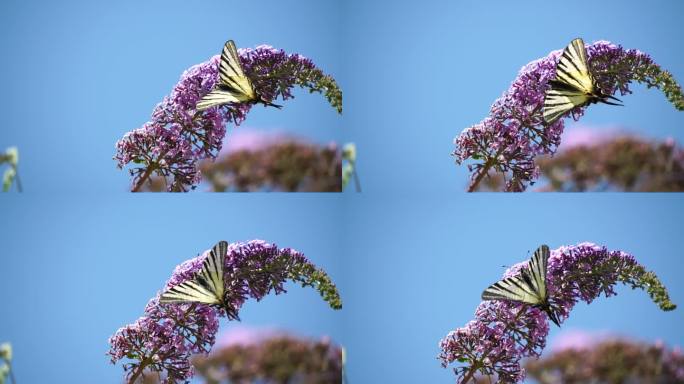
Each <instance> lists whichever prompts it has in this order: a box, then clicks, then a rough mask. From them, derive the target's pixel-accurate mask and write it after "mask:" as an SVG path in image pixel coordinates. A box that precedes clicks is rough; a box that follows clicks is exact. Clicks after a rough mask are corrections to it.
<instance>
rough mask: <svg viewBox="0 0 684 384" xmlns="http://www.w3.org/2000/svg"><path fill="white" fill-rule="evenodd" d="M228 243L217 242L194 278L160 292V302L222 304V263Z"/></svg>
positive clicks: (223, 288) (223, 289)
mask: <svg viewBox="0 0 684 384" xmlns="http://www.w3.org/2000/svg"><path fill="white" fill-rule="evenodd" d="M227 249H228V243H226V242H225V241H220V242H218V243H217V244H216V245H215V246H214V248H212V250H211V251H210V252H209V254H208V255H207V257H206V258H205V259H204V262H203V263H202V269H201V270H200V271H198V272H197V275H195V276H194V278H192V279H190V280H187V281H185V282H183V283H180V284H178V285H175V286H173V287H171V288H169V289H167V290H166V291H165V292H164V293H162V295H161V297H160V298H159V302H160V303H192V302H197V303H202V304H210V305H211V304H217V305H223V295H224V292H225V287H224V283H223V263H224V260H225V257H226V252H227Z"/></svg>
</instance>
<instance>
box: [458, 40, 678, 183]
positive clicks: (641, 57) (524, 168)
mask: <svg viewBox="0 0 684 384" xmlns="http://www.w3.org/2000/svg"><path fill="white" fill-rule="evenodd" d="M586 49H587V60H588V64H589V67H590V70H591V71H592V73H593V74H594V75H595V77H596V80H597V82H598V85H599V87H600V88H601V89H602V90H603V92H604V93H606V94H609V95H612V94H613V93H615V92H616V91H618V90H619V91H620V93H621V94H622V95H624V94H628V93H630V90H629V83H630V82H632V81H636V82H639V83H644V84H646V85H647V86H648V87H649V88H650V87H657V88H659V89H661V90H662V91H663V92H664V93H665V95H666V96H667V98H668V100H670V102H672V104H673V105H674V106H675V108H677V109H678V110H684V95H683V94H682V91H681V88H680V87H679V85H678V84H677V83H676V82H675V80H674V79H673V78H672V75H671V74H670V73H669V72H667V71H663V70H662V69H661V68H660V67H659V66H658V65H657V64H655V62H653V60H652V59H651V58H650V56H648V55H647V54H645V53H643V52H640V51H638V50H635V49H624V48H622V47H621V46H619V45H615V44H612V43H610V42H607V41H598V42H595V43H593V44H591V45H588V46H587V47H586ZM561 54H562V51H560V50H559V51H553V52H551V53H550V54H549V55H548V56H547V57H544V58H541V59H538V60H535V61H533V62H531V63H529V64H527V65H526V66H524V67H523V68H522V69H521V70H520V72H519V73H518V76H517V78H516V79H515V80H514V81H513V84H511V86H510V88H509V89H508V90H507V91H506V92H505V93H504V94H503V95H502V96H501V97H500V98H499V99H497V100H496V101H495V102H494V104H493V105H492V107H491V109H490V113H489V116H488V117H486V118H485V119H484V120H482V121H481V122H480V123H478V124H476V125H473V126H471V127H469V128H466V129H465V130H463V132H461V134H460V135H459V136H458V137H457V138H456V139H454V144H455V145H456V149H455V151H454V152H453V153H452V155H453V156H454V157H455V158H456V162H457V163H458V164H462V163H464V162H466V161H467V160H469V159H472V160H474V162H472V163H470V164H468V169H469V171H470V172H471V180H470V185H469V188H468V189H469V191H473V190H475V189H476V187H477V185H478V184H479V183H480V181H481V180H482V179H483V178H484V177H487V176H488V175H489V173H490V172H497V173H501V174H503V175H504V177H505V178H506V183H505V190H506V191H523V190H525V189H526V188H527V186H528V184H533V183H534V180H535V179H536V178H537V177H538V176H539V169H538V167H537V166H536V164H535V157H536V156H538V155H544V154H553V153H555V151H556V148H557V147H558V145H559V144H560V137H561V133H562V132H563V127H564V125H563V120H562V119H559V120H557V121H556V122H554V123H553V124H550V125H547V124H546V123H545V122H544V120H543V118H542V108H543V105H544V95H545V92H546V90H547V89H548V88H549V86H548V82H549V80H552V79H554V78H555V77H556V63H557V62H558V60H559V57H560V55H561ZM585 109H586V107H581V108H575V109H574V110H572V111H571V112H569V113H570V114H572V116H573V118H574V119H575V120H577V119H579V118H580V117H581V116H582V115H583V113H584V110H585Z"/></svg>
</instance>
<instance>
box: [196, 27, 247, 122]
mask: <svg viewBox="0 0 684 384" xmlns="http://www.w3.org/2000/svg"><path fill="white" fill-rule="evenodd" d="M255 99H256V92H254V87H253V86H252V81H251V80H250V79H249V77H247V76H245V72H244V71H243V70H242V64H240V56H239V55H238V52H237V48H235V43H234V42H233V40H228V41H227V42H226V44H225V45H224V46H223V51H222V52H221V61H220V62H219V79H218V82H217V83H216V86H215V87H214V89H213V90H212V91H211V92H209V93H208V94H207V95H206V96H204V97H203V98H202V99H201V100H200V101H199V102H198V103H197V106H196V108H197V110H199V111H202V110H205V109H207V108H210V107H213V106H216V105H222V104H228V103H244V102H250V101H253V100H255Z"/></svg>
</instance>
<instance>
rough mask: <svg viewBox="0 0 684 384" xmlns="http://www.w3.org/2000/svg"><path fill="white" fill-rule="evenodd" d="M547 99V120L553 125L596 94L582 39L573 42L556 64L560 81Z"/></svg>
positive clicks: (548, 93)
mask: <svg viewBox="0 0 684 384" xmlns="http://www.w3.org/2000/svg"><path fill="white" fill-rule="evenodd" d="M549 84H551V88H550V89H549V90H547V91H546V95H545V98H544V121H545V122H546V123H547V124H551V123H553V122H554V121H556V120H558V119H559V118H560V117H561V116H563V115H564V114H565V113H567V112H568V111H570V110H572V109H573V108H575V107H577V106H581V105H585V104H586V103H587V102H588V101H589V100H590V97H591V95H592V94H593V93H594V91H595V86H594V78H593V76H592V75H591V72H590V71H589V68H588V64H587V52H586V49H585V48H584V41H583V40H582V39H575V40H573V41H572V42H571V43H570V44H569V45H568V46H567V47H566V48H565V50H564V51H563V54H562V55H561V57H560V60H559V61H558V64H557V65H556V78H555V80H551V81H550V82H549Z"/></svg>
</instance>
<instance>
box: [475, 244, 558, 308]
mask: <svg viewBox="0 0 684 384" xmlns="http://www.w3.org/2000/svg"><path fill="white" fill-rule="evenodd" d="M549 255H550V251H549V247H548V246H547V245H542V246H541V247H539V248H538V249H537V250H536V251H535V252H534V255H532V258H531V259H530V261H529V263H528V265H527V267H525V268H522V269H521V270H520V275H517V276H513V277H508V278H505V279H503V280H501V281H499V282H497V283H495V284H492V285H491V286H490V287H489V288H487V289H485V290H484V292H482V300H513V301H519V302H522V303H527V304H532V305H537V304H541V303H544V302H546V298H547V296H546V268H547V265H548V260H549Z"/></svg>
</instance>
